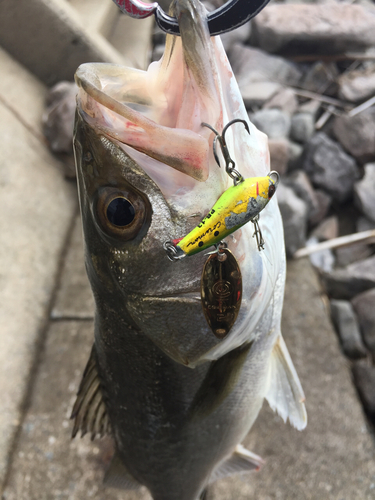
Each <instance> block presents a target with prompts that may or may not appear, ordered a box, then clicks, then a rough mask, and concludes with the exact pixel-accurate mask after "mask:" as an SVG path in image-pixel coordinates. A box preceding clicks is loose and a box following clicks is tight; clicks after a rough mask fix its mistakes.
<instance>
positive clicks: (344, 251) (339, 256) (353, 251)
mask: <svg viewBox="0 0 375 500" xmlns="http://www.w3.org/2000/svg"><path fill="white" fill-rule="evenodd" d="M335 253H336V263H337V265H338V266H340V267H346V266H348V265H349V264H352V263H353V262H357V261H358V260H363V259H367V258H368V257H370V255H371V254H372V251H371V248H370V246H369V245H366V244H364V243H357V245H349V246H347V247H341V248H336V250H335Z"/></svg>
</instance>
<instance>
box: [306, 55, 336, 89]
mask: <svg viewBox="0 0 375 500" xmlns="http://www.w3.org/2000/svg"><path fill="white" fill-rule="evenodd" d="M338 76H339V73H338V70H337V67H336V65H335V64H334V63H325V62H322V61H318V62H316V63H314V64H312V65H311V67H310V68H309V70H308V71H307V72H306V74H305V76H304V77H303V79H302V81H301V87H302V88H303V89H306V90H310V91H312V92H316V93H317V94H325V95H335V94H336V91H337V83H336V81H337V78H338Z"/></svg>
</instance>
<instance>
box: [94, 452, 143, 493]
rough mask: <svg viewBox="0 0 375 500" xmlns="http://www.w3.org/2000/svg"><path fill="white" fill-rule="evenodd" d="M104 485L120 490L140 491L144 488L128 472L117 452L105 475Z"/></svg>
mask: <svg viewBox="0 0 375 500" xmlns="http://www.w3.org/2000/svg"><path fill="white" fill-rule="evenodd" d="M103 483H104V484H105V486H109V487H111V488H118V489H120V490H138V489H139V488H140V487H141V486H142V485H141V484H140V483H138V481H136V480H135V479H134V477H133V476H132V475H131V474H130V472H128V470H127V468H126V467H125V465H124V464H123V463H122V460H121V458H120V456H119V454H118V452H117V451H116V452H115V454H114V455H113V458H112V462H111V463H110V466H109V467H108V470H107V472H106V473H105V476H104V480H103Z"/></svg>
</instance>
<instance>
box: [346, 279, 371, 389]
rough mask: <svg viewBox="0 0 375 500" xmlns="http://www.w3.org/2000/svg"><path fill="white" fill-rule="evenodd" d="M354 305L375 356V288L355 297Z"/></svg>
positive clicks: (369, 346) (368, 345) (367, 342)
mask: <svg viewBox="0 0 375 500" xmlns="http://www.w3.org/2000/svg"><path fill="white" fill-rule="evenodd" d="M352 305H353V308H354V310H355V312H356V313H357V316H358V321H359V325H360V327H361V331H362V336H363V340H364V341H365V344H366V345H367V347H368V348H369V349H370V351H371V353H372V356H373V357H374V358H375V288H372V289H371V290H368V291H366V292H364V293H361V294H360V295H357V296H356V297H354V299H353V300H352ZM374 390H375V386H374Z"/></svg>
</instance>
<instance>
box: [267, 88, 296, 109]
mask: <svg viewBox="0 0 375 500" xmlns="http://www.w3.org/2000/svg"><path fill="white" fill-rule="evenodd" d="M264 108H276V109H279V110H280V111H283V112H284V113H287V114H288V115H293V114H294V113H295V112H296V111H297V108H298V101H297V97H296V94H295V93H294V91H293V90H292V89H290V88H281V89H280V90H279V91H278V92H277V93H276V94H275V95H274V96H273V97H272V98H271V99H270V100H269V101H268V102H266V103H265V105H264Z"/></svg>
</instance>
